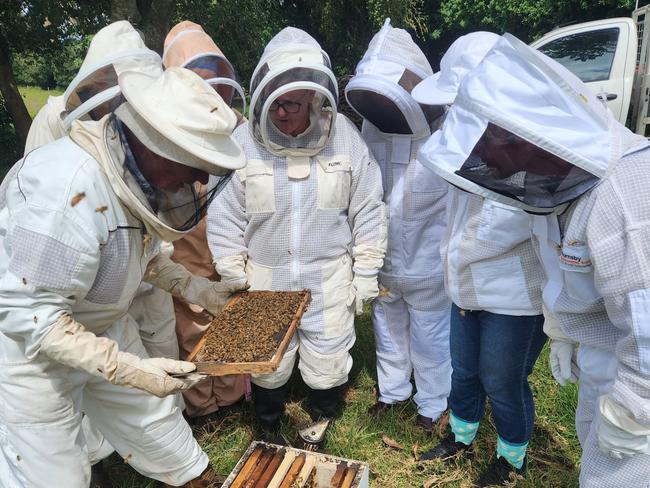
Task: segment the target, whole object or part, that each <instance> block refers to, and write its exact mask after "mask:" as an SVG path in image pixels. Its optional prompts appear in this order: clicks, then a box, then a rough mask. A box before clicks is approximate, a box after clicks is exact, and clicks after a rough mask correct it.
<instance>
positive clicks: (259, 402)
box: [251, 383, 287, 444]
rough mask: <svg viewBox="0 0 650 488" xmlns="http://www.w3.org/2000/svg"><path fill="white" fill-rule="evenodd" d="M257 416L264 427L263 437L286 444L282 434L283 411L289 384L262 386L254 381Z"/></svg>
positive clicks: (266, 439) (253, 390)
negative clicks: (271, 386)
mask: <svg viewBox="0 0 650 488" xmlns="http://www.w3.org/2000/svg"><path fill="white" fill-rule="evenodd" d="M251 385H252V392H253V406H254V408H255V416H256V417H257V420H258V421H259V423H260V426H261V427H262V439H263V440H264V441H266V442H270V443H273V444H284V443H286V442H284V439H283V438H282V436H281V434H280V427H281V420H282V413H283V411H284V404H285V401H286V396H287V385H286V384H285V385H282V386H281V387H279V388H273V389H269V388H262V387H261V386H258V385H256V384H255V383H252V384H251Z"/></svg>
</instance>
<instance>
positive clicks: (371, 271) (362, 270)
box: [352, 266, 379, 276]
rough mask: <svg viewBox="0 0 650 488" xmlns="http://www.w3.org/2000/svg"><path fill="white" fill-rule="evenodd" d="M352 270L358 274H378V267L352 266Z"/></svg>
mask: <svg viewBox="0 0 650 488" xmlns="http://www.w3.org/2000/svg"><path fill="white" fill-rule="evenodd" d="M352 271H354V274H357V275H359V276H377V275H378V274H379V270H378V269H367V268H357V267H356V266H353V267H352Z"/></svg>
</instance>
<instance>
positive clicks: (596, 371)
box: [576, 345, 650, 488]
mask: <svg viewBox="0 0 650 488" xmlns="http://www.w3.org/2000/svg"><path fill="white" fill-rule="evenodd" d="M577 359H578V366H580V384H579V390H578V408H577V410H576V431H577V433H578V439H579V440H580V444H581V445H582V461H581V468H580V487H581V488H650V455H649V454H639V455H636V456H632V457H626V458H623V459H613V458H611V457H609V456H607V455H606V454H604V453H603V452H601V451H600V449H599V448H598V423H599V422H600V412H599V410H598V408H597V407H598V398H599V397H600V396H602V395H605V394H607V393H609V392H610V391H611V389H612V386H613V384H614V379H615V377H616V368H617V361H616V356H615V355H614V353H612V352H608V351H603V350H600V349H595V348H593V347H589V346H585V345H580V348H579V349H578V358H577Z"/></svg>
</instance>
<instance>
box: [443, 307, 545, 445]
mask: <svg viewBox="0 0 650 488" xmlns="http://www.w3.org/2000/svg"><path fill="white" fill-rule="evenodd" d="M543 325H544V316H543V315H532V316H513V315H499V314H495V313H490V312H485V311H480V310H477V311H470V310H462V311H461V309H459V308H458V307H457V306H456V305H455V304H453V305H452V309H451V335H450V343H451V364H452V367H453V373H452V375H451V394H450V396H449V406H450V407H451V411H452V412H453V413H454V415H455V416H456V417H458V418H460V419H462V420H465V421H467V422H478V421H480V420H481V418H482V417H483V413H484V411H485V398H486V395H487V397H488V398H489V399H490V403H491V405H492V416H493V417H494V423H495V424H496V428H497V433H498V434H499V436H500V437H501V438H502V439H503V440H505V441H507V442H509V443H512V444H521V443H525V442H528V440H529V439H530V435H531V433H532V430H533V423H534V420H535V405H534V403H533V394H532V392H531V390H530V385H529V384H528V375H529V374H530V373H531V372H532V370H533V366H534V365H535V361H537V357H538V356H539V353H540V352H541V351H542V347H544V342H546V335H545V334H544V331H543V329H542V326H543Z"/></svg>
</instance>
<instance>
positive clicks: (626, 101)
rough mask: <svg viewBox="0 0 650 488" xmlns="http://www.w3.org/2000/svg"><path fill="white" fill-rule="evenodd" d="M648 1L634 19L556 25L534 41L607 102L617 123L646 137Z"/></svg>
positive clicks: (649, 132)
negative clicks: (558, 26) (563, 25)
mask: <svg viewBox="0 0 650 488" xmlns="http://www.w3.org/2000/svg"><path fill="white" fill-rule="evenodd" d="M649 36H650V5H648V6H645V7H641V8H638V9H636V10H635V11H634V12H633V14H632V18H629V17H622V18H614V19H605V20H596V21H593V22H585V23H582V24H574V25H570V26H567V27H562V28H559V29H555V30H553V31H551V32H549V33H547V34H545V35H544V36H543V37H542V38H541V39H538V40H537V41H535V42H533V43H532V44H531V46H532V47H534V48H536V49H539V50H540V51H542V52H543V53H544V54H546V55H547V56H550V57H551V58H553V59H555V60H556V61H558V62H559V63H561V64H562V65H564V66H565V67H566V68H568V69H569V70H571V71H572V72H573V73H575V74H576V75H577V76H578V77H579V78H580V79H581V80H582V81H584V82H585V83H586V84H587V85H589V86H590V87H591V88H592V90H593V92H594V93H595V94H596V95H598V96H600V97H601V98H602V99H603V100H607V103H608V105H609V108H610V109H611V110H612V112H613V113H614V115H615V116H616V117H617V119H618V120H619V122H621V123H623V124H625V125H627V126H628V127H629V128H630V129H632V130H633V131H635V132H636V133H638V134H642V135H644V136H646V137H648V136H650V111H649V110H650V105H649V103H648V100H649V98H650V79H649V77H648V74H649V73H648V68H649V67H650V66H649V61H650V60H649V59H648V53H649V51H648V40H649Z"/></svg>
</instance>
